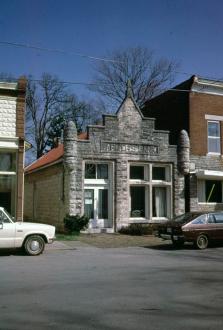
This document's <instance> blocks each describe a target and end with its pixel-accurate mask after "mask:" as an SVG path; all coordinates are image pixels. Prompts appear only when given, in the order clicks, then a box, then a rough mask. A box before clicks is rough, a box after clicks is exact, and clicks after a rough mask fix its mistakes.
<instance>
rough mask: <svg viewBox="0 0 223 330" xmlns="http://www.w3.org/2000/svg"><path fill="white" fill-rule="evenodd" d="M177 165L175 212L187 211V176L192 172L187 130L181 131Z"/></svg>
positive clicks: (177, 213) (178, 213)
mask: <svg viewBox="0 0 223 330" xmlns="http://www.w3.org/2000/svg"><path fill="white" fill-rule="evenodd" d="M177 161H178V164H177V167H178V170H177V171H176V175H175V178H176V179H175V184H174V186H175V213H176V215H180V214H182V213H184V212H185V205H186V203H185V198H186V196H185V176H186V175H188V174H189V172H190V140H189V136H188V134H187V131H185V130H182V131H181V132H180V136H179V140H178V148H177Z"/></svg>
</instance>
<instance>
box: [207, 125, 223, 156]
mask: <svg viewBox="0 0 223 330" xmlns="http://www.w3.org/2000/svg"><path fill="white" fill-rule="evenodd" d="M209 123H216V124H218V130H219V136H213V135H209ZM209 139H212V140H218V142H219V152H215V151H210V150H209ZM207 151H208V154H209V155H221V122H220V121H218V120H207Z"/></svg>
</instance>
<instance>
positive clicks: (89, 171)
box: [85, 164, 96, 179]
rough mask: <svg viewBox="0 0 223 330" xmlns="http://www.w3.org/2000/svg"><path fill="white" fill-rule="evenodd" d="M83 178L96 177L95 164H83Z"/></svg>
mask: <svg viewBox="0 0 223 330" xmlns="http://www.w3.org/2000/svg"><path fill="white" fill-rule="evenodd" d="M85 179H96V166H95V164H85Z"/></svg>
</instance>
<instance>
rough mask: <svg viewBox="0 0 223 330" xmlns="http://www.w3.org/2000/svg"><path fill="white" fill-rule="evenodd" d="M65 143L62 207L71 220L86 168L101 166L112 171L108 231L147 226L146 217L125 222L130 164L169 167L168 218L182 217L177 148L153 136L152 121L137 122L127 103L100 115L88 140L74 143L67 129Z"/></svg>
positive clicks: (79, 204)
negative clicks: (63, 205)
mask: <svg viewBox="0 0 223 330" xmlns="http://www.w3.org/2000/svg"><path fill="white" fill-rule="evenodd" d="M64 143H65V148H64V150H65V151H64V163H65V169H66V171H65V173H66V175H65V177H66V181H65V182H66V195H65V203H66V209H67V211H69V213H70V214H83V213H84V185H86V183H85V184H84V181H85V179H84V176H85V173H84V171H85V163H92V164H94V163H96V164H97V163H100V162H105V163H106V162H107V163H109V164H111V167H112V170H111V172H112V175H111V177H110V180H111V181H112V182H111V187H112V188H111V189H112V198H111V200H112V210H113V212H112V228H113V230H117V229H118V228H120V227H122V226H126V225H128V224H129V223H133V222H136V223H139V222H142V223H151V222H152V218H150V217H147V218H145V219H141V220H140V219H134V218H131V217H130V214H129V165H130V164H138V165H139V164H156V165H169V166H170V168H171V182H172V183H171V187H170V191H171V196H170V198H169V200H170V212H169V215H170V216H173V215H175V214H181V213H183V212H184V210H185V199H184V175H183V174H182V173H180V171H179V170H178V163H177V146H174V145H169V132H168V131H161V130H155V121H154V119H148V118H144V117H143V116H142V114H141V112H140V110H139V109H138V107H137V105H136V104H135V102H134V99H133V98H132V97H126V99H125V100H124V101H123V103H122V105H121V106H120V108H119V110H118V111H117V114H116V115H105V116H104V117H103V125H102V126H89V127H88V139H87V140H78V139H77V135H76V130H75V127H74V124H73V123H69V125H68V127H67V130H66V134H65V141H64ZM181 162H182V160H181ZM96 184H97V183H96ZM154 221H155V220H154Z"/></svg>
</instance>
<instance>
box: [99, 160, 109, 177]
mask: <svg viewBox="0 0 223 330" xmlns="http://www.w3.org/2000/svg"><path fill="white" fill-rule="evenodd" d="M97 179H108V165H107V164H98V165H97Z"/></svg>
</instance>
